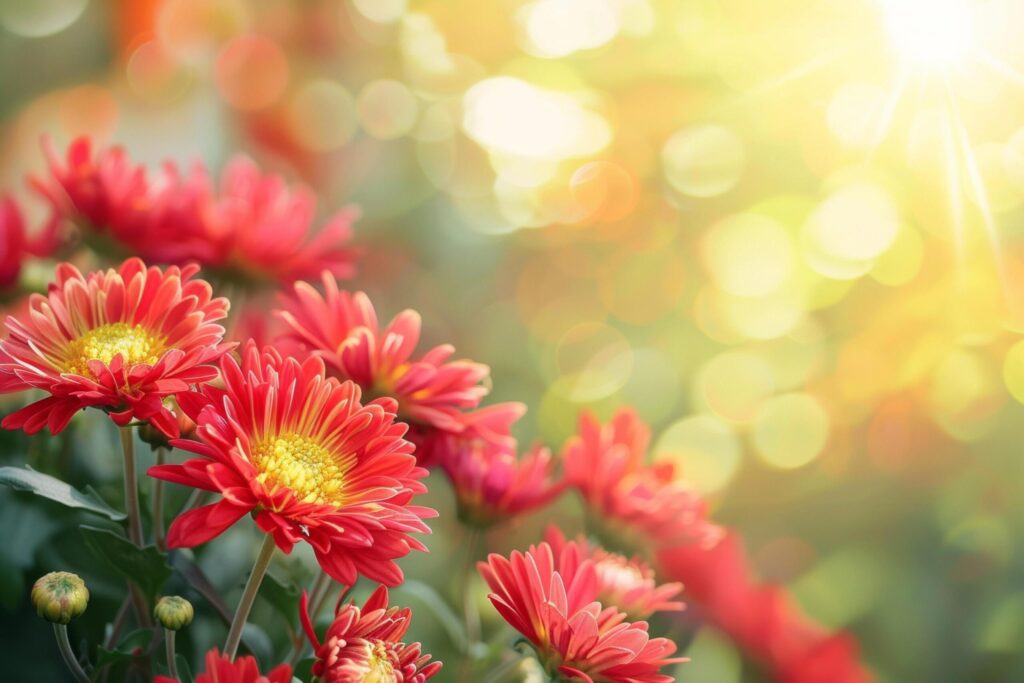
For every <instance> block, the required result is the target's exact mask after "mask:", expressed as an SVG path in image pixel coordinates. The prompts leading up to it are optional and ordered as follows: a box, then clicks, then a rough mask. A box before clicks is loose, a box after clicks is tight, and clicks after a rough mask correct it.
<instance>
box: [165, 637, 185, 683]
mask: <svg viewBox="0 0 1024 683" xmlns="http://www.w3.org/2000/svg"><path fill="white" fill-rule="evenodd" d="M164 643H165V644H166V645H167V672H168V673H169V674H171V678H173V679H174V680H176V681H180V680H181V676H179V675H178V662H177V661H176V660H175V658H174V631H172V630H170V629H164Z"/></svg>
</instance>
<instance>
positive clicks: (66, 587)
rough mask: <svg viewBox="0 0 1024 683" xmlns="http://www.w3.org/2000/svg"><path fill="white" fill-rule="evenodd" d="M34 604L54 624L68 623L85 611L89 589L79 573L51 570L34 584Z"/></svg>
mask: <svg viewBox="0 0 1024 683" xmlns="http://www.w3.org/2000/svg"><path fill="white" fill-rule="evenodd" d="M32 604H33V605H35V608H36V613H38V614H39V616H41V617H42V618H43V619H46V620H47V621H49V622H51V623H54V624H68V623H71V620H72V619H74V618H75V617H78V616H81V615H82V614H83V613H85V608H86V607H87V606H88V605H89V589H88V588H86V587H85V582H84V581H82V579H81V577H79V576H78V575H77V574H72V573H70V572H50V573H49V574H45V575H44V576H42V577H40V578H39V580H37V581H36V582H35V584H34V585H33V586H32Z"/></svg>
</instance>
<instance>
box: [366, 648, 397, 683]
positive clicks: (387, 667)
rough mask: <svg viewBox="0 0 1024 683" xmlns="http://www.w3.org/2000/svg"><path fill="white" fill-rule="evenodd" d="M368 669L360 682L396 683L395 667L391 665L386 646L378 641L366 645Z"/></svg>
mask: <svg viewBox="0 0 1024 683" xmlns="http://www.w3.org/2000/svg"><path fill="white" fill-rule="evenodd" d="M367 648H368V649H369V650H370V652H369V653H368V664H369V669H368V670H367V672H366V674H365V675H364V676H363V680H362V682H361V683H397V682H398V677H397V676H395V668H394V667H393V666H392V665H391V658H390V657H388V651H387V648H385V647H384V644H383V643H381V642H380V641H378V642H377V643H375V644H374V645H369V644H368V645H367Z"/></svg>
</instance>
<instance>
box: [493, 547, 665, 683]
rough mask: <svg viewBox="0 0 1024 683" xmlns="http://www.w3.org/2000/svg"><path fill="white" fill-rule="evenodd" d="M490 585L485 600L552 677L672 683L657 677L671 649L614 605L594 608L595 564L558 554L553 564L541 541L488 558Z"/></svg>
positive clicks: (597, 682)
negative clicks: (529, 646) (523, 639)
mask: <svg viewBox="0 0 1024 683" xmlns="http://www.w3.org/2000/svg"><path fill="white" fill-rule="evenodd" d="M477 568H478V569H479V571H480V574H481V576H483V578H484V580H485V581H486V582H487V585H488V586H490V588H491V590H492V591H493V592H492V593H491V595H490V596H489V597H490V600H491V603H492V604H493V605H494V607H495V609H497V610H498V612H499V613H500V614H501V616H502V617H503V618H504V619H505V621H507V622H508V623H509V624H510V625H512V627H513V628H515V629H516V630H517V631H519V632H520V633H522V634H523V635H524V636H525V637H526V638H527V639H528V640H529V641H530V642H531V643H533V645H534V648H535V649H536V651H537V654H538V656H539V658H540V660H541V663H542V664H543V665H544V667H545V669H546V670H547V672H548V673H549V674H550V675H556V674H557V675H561V676H564V677H566V678H570V679H579V680H583V681H588V682H591V683H603V682H611V681H622V682H624V683H625V682H628V683H670V682H671V681H673V680H674V679H673V678H672V677H671V676H668V675H666V674H662V673H659V671H660V670H661V668H662V667H663V666H666V665H668V664H674V663H676V662H681V661H684V660H682V659H678V658H676V659H672V658H670V655H672V653H673V652H675V649H676V646H675V644H674V643H672V641H670V640H668V639H666V638H651V637H650V636H649V635H648V633H647V622H645V621H636V622H629V621H626V614H624V613H623V612H620V611H619V610H618V609H616V608H615V607H602V605H601V603H599V602H596V600H595V598H596V596H597V587H598V579H597V572H596V571H595V569H594V563H593V561H592V560H589V559H584V560H582V561H580V560H579V558H578V557H577V556H575V555H574V554H573V553H563V554H562V555H561V556H560V557H559V558H558V561H557V562H556V561H555V557H554V554H553V553H552V550H551V546H549V545H548V544H547V543H541V544H540V545H539V546H531V547H530V549H529V550H528V551H527V552H526V553H521V552H519V551H513V553H512V555H511V556H510V557H509V558H508V559H506V558H504V557H502V556H500V555H494V554H492V555H490V556H489V557H488V558H487V562H486V563H484V562H481V563H479V564H478V565H477Z"/></svg>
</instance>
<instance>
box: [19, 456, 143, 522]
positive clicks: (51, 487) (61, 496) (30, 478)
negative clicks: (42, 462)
mask: <svg viewBox="0 0 1024 683" xmlns="http://www.w3.org/2000/svg"><path fill="white" fill-rule="evenodd" d="M0 484H6V485H7V486H10V487H11V488H13V489H15V490H17V491H29V492H31V493H34V494H36V495H37V496H42V497H43V498H49V499H50V500H53V501H56V502H58V503H60V504H62V505H65V506H67V507H69V508H77V509H79V510H88V511H89V512H93V513H95V514H97V515H103V516H104V517H106V518H108V519H112V520H114V521H115V522H116V521H119V520H122V519H124V518H125V515H124V513H123V512H119V511H117V510H115V509H114V508H112V507H110V506H109V505H107V504H106V503H105V502H103V499H101V498H100V497H99V494H97V493H96V491H94V490H93V489H92V488H91V487H90V488H89V489H88V490H87V492H86V493H82V492H81V491H79V490H78V489H76V488H75V487H73V486H71V484H68V483H67V482H64V481H61V480H60V479H57V478H56V477H51V476H50V475H48V474H43V473H42V472H36V471H35V470H34V469H32V468H31V467H29V466H27V465H26V466H25V467H23V468H22V467H0Z"/></svg>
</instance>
